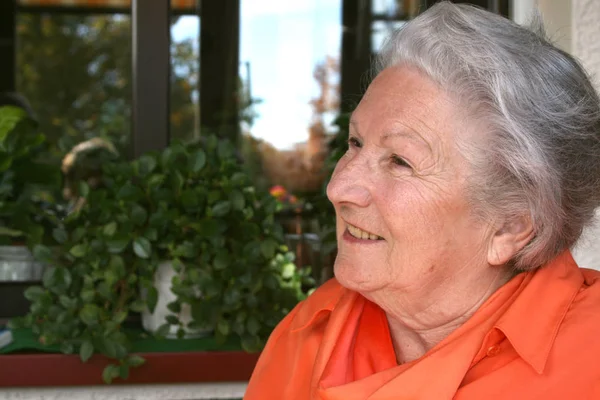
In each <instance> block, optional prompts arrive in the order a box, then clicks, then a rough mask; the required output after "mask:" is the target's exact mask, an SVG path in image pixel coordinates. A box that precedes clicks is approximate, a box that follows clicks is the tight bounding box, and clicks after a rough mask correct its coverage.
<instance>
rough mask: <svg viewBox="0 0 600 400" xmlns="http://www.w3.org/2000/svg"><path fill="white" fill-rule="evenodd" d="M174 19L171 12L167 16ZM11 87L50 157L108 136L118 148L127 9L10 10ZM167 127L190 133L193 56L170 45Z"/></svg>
mask: <svg viewBox="0 0 600 400" xmlns="http://www.w3.org/2000/svg"><path fill="white" fill-rule="evenodd" d="M175 21H176V19H173V23H174V22H175ZM17 40H18V47H17V52H16V54H17V71H19V73H18V74H17V90H18V91H19V92H20V93H22V94H23V95H24V96H25V97H26V98H27V99H28V100H29V102H30V103H31V106H32V108H33V109H34V110H36V113H37V119H38V120H39V121H40V130H41V132H42V133H44V134H45V135H46V136H47V140H48V143H49V145H50V148H51V149H52V158H53V159H54V161H55V162H56V163H59V162H60V157H62V156H63V155H64V154H65V153H66V152H67V151H69V150H70V149H71V148H72V147H73V146H74V145H76V144H77V143H80V142H82V141H84V140H87V139H91V138H92V137H103V138H108V139H109V140H110V141H111V142H113V143H114V144H115V145H116V147H117V149H118V150H119V152H120V153H121V154H127V152H126V147H127V146H128V143H129V137H130V133H131V122H130V121H131V91H132V86H131V83H132V81H131V59H132V54H131V21H130V17H129V16H127V15H118V14H117V15H68V14H38V13H36V14H33V13H32V14H29V13H27V12H19V13H18V15H17ZM171 54H172V58H171V59H172V66H173V69H172V71H173V73H172V75H171V135H172V137H174V138H176V139H186V140H187V139H189V138H191V137H192V136H193V135H194V129H195V121H196V119H197V114H196V111H195V108H196V106H197V104H196V105H195V104H194V99H193V96H192V93H193V91H194V90H195V88H196V85H197V84H196V83H197V74H198V63H199V61H198V60H199V57H198V54H197V49H194V48H193V45H192V41H191V40H187V41H184V42H173V44H172V47H171Z"/></svg>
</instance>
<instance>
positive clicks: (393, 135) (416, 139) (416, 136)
mask: <svg viewBox="0 0 600 400" xmlns="http://www.w3.org/2000/svg"><path fill="white" fill-rule="evenodd" d="M389 139H408V140H409V141H411V142H413V143H414V144H416V145H417V146H419V147H423V148H425V149H426V150H427V151H429V152H430V153H431V152H433V150H432V147H431V143H429V142H428V141H427V140H426V139H425V138H424V137H423V135H421V134H420V133H419V132H417V131H415V130H413V129H410V132H408V131H406V130H405V129H396V130H393V131H391V132H389V133H386V134H384V135H383V136H381V143H382V144H383V143H385V142H386V141H387V140H389Z"/></svg>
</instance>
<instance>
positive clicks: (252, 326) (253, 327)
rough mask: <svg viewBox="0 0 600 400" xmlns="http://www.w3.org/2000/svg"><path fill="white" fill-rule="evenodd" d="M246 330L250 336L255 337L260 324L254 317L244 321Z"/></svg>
mask: <svg viewBox="0 0 600 400" xmlns="http://www.w3.org/2000/svg"><path fill="white" fill-rule="evenodd" d="M246 329H248V332H249V333H250V334H251V335H256V334H258V332H259V331H260V323H259V322H258V320H257V319H256V318H255V317H254V316H250V318H248V320H247V321H246Z"/></svg>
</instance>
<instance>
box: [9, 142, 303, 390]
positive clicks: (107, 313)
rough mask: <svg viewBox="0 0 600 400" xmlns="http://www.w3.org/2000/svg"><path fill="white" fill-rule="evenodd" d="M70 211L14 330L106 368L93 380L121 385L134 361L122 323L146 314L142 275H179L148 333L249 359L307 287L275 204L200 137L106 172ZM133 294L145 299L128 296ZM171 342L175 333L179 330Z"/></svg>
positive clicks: (152, 301) (150, 297)
mask: <svg viewBox="0 0 600 400" xmlns="http://www.w3.org/2000/svg"><path fill="white" fill-rule="evenodd" d="M79 193H80V194H81V195H83V196H84V197H85V199H86V201H85V204H84V206H83V207H82V208H81V210H80V211H79V212H77V213H74V214H71V215H70V216H69V217H68V218H66V219H65V220H64V223H63V224H62V225H60V226H57V227H56V228H55V229H54V232H53V236H54V239H55V242H56V243H55V245H53V246H37V247H36V248H35V250H34V255H35V256H36V258H38V259H39V260H40V261H45V262H47V263H48V264H49V265H51V267H50V268H48V269H47V270H46V272H45V274H44V279H43V286H41V287H32V288H30V289H28V290H27V292H26V296H27V298H28V299H29V300H30V301H31V302H32V305H31V311H30V313H29V314H28V315H27V316H26V317H25V318H24V319H23V320H19V321H15V322H14V325H15V326H19V325H25V326H30V327H31V328H32V329H33V331H34V333H35V334H36V335H39V338H40V341H42V342H43V343H47V344H57V343H58V344H61V348H62V350H63V352H65V353H79V355H80V357H81V359H82V360H83V361H86V360H87V359H89V357H91V355H92V354H93V353H94V352H99V353H101V354H104V355H106V356H108V357H110V358H112V359H116V360H117V363H116V364H111V365H109V366H107V367H106V369H105V371H104V379H105V380H106V381H110V380H112V379H113V378H116V377H117V376H120V377H122V378H125V377H127V375H128V373H129V368H130V367H132V366H137V365H139V364H140V363H141V362H143V360H141V359H140V358H139V357H136V356H132V355H131V354H130V350H131V338H130V337H128V335H127V334H126V330H124V328H123V323H124V322H125V321H126V320H127V318H128V316H129V315H130V314H131V313H132V312H140V311H143V310H144V309H145V307H148V308H149V309H150V310H153V309H154V307H155V305H156V303H157V300H158V293H157V290H156V289H155V288H154V286H153V278H154V272H155V271H156V268H157V266H158V264H159V263H160V262H162V261H170V262H171V263H172V265H173V267H174V268H175V270H176V271H177V272H178V273H179V274H178V275H176V276H175V278H173V281H172V290H173V292H174V293H176V294H177V296H178V298H177V300H176V301H174V302H173V303H171V304H169V310H170V311H171V312H172V313H173V314H172V315H170V316H169V317H167V320H166V321H165V324H164V325H163V326H161V327H160V328H159V331H158V336H162V335H164V334H166V333H167V332H168V330H169V328H170V326H171V325H176V326H179V327H180V328H183V326H181V322H180V319H179V317H178V313H179V312H180V310H181V309H182V306H183V304H188V305H190V306H191V312H192V317H193V320H192V322H191V323H190V325H188V327H189V328H192V329H194V328H203V329H212V330H213V331H214V335H215V337H216V339H217V340H219V341H225V340H226V339H227V338H229V337H231V336H234V337H236V338H238V339H239V340H240V342H241V345H242V347H243V348H244V349H245V350H247V351H255V350H258V349H260V348H261V347H262V346H263V345H264V343H265V341H266V339H267V337H268V335H269V334H270V332H271V331H272V329H273V328H274V327H275V325H276V324H277V323H278V322H279V321H280V320H281V319H282V318H283V317H284V316H285V315H286V314H287V313H288V312H289V311H290V310H291V308H292V307H294V306H295V305H296V304H297V302H298V301H299V300H301V299H303V298H304V297H305V293H304V292H303V290H302V287H303V285H304V287H306V285H308V287H310V286H312V282H311V280H310V278H309V274H310V271H309V270H298V269H296V267H295V265H294V262H293V261H294V260H293V255H292V254H291V253H287V251H286V249H285V247H282V246H281V243H283V237H282V232H281V227H280V226H279V225H278V224H277V223H276V221H275V218H274V215H275V210H276V200H275V199H274V198H273V197H272V196H271V195H270V194H269V193H268V192H262V191H257V190H256V189H255V188H254V187H253V185H252V182H251V181H250V179H249V177H248V176H247V174H246V173H244V170H243V166H242V165H241V164H240V163H239V161H238V158H237V157H236V155H235V152H234V148H233V146H232V144H231V143H229V142H226V141H219V140H217V139H216V138H215V137H209V138H207V139H206V140H205V141H203V142H199V143H196V144H189V145H183V144H181V143H178V142H177V143H173V144H172V145H171V146H169V147H168V148H167V149H165V150H164V151H162V152H161V153H152V154H147V155H144V156H142V157H141V158H139V159H138V160H135V161H133V162H121V163H113V164H107V165H106V166H105V168H104V174H103V179H102V185H100V186H99V187H98V188H96V189H92V190H90V188H89V186H87V184H85V183H83V182H82V183H81V184H80V188H79ZM142 288H143V289H145V291H146V293H147V295H146V297H145V300H143V299H142V297H141V296H140V289H142ZM179 332H180V334H183V330H182V329H180V330H179Z"/></svg>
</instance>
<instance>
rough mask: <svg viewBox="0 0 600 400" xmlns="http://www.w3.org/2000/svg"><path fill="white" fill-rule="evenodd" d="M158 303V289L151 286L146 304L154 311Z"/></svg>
mask: <svg viewBox="0 0 600 400" xmlns="http://www.w3.org/2000/svg"><path fill="white" fill-rule="evenodd" d="M157 303H158V290H156V288H155V287H154V286H152V287H149V288H148V290H147V292H146V304H147V306H148V310H149V311H150V312H151V313H153V312H154V309H155V308H156V304H157Z"/></svg>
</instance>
